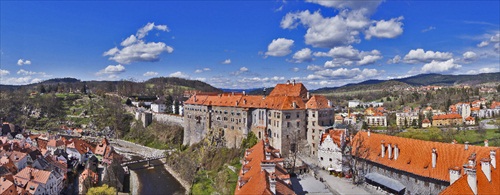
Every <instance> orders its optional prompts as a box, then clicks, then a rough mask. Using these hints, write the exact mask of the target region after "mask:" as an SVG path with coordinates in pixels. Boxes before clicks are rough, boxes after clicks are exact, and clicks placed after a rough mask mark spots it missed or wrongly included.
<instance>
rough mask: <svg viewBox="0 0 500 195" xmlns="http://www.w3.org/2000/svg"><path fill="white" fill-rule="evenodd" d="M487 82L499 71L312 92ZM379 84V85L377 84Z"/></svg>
mask: <svg viewBox="0 0 500 195" xmlns="http://www.w3.org/2000/svg"><path fill="white" fill-rule="evenodd" d="M488 82H500V72H496V73H482V74H477V75H442V74H436V73H432V74H419V75H415V76H411V77H406V78H399V79H389V80H366V81H363V82H360V83H350V84H347V85H344V86H340V87H324V88H319V89H316V90H312V91H313V92H314V93H325V92H329V91H330V92H331V91H336V90H347V89H353V90H354V89H360V90H361V89H364V88H368V87H370V88H374V87H378V88H383V87H389V86H394V85H400V86H426V85H444V86H450V85H459V84H463V85H477V84H481V83H488ZM377 85H380V86H377Z"/></svg>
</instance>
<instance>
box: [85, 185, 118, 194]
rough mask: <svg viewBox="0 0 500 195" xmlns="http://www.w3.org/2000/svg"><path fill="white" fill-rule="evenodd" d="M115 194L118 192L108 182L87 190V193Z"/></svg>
mask: <svg viewBox="0 0 500 195" xmlns="http://www.w3.org/2000/svg"><path fill="white" fill-rule="evenodd" d="M114 194H116V189H115V188H113V187H110V186H108V185H106V184H104V185H102V186H99V187H93V188H90V189H89V191H88V192H87V195H114Z"/></svg>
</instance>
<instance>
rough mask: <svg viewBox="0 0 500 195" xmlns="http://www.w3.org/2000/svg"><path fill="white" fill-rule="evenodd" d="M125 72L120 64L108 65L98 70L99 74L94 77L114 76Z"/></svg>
mask: <svg viewBox="0 0 500 195" xmlns="http://www.w3.org/2000/svg"><path fill="white" fill-rule="evenodd" d="M123 72H125V67H124V66H122V65H121V64H118V65H109V66H107V67H106V68H104V69H102V70H100V71H99V72H97V73H96V75H98V76H100V75H105V74H106V75H115V74H120V73H123Z"/></svg>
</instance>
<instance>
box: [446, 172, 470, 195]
mask: <svg viewBox="0 0 500 195" xmlns="http://www.w3.org/2000/svg"><path fill="white" fill-rule="evenodd" d="M439 194H474V193H473V192H472V190H471V189H470V187H469V184H468V183H467V176H465V177H463V176H462V177H460V178H458V179H457V180H456V181H455V182H453V183H452V184H451V185H450V186H448V187H447V188H445V189H444V190H443V191H441V192H440V193H439Z"/></svg>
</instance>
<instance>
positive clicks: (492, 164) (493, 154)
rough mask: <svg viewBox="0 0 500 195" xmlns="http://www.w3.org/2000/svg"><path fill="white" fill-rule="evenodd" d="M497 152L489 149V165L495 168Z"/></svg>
mask: <svg viewBox="0 0 500 195" xmlns="http://www.w3.org/2000/svg"><path fill="white" fill-rule="evenodd" d="M496 155H497V152H496V151H495V150H490V160H491V166H493V168H495V169H496V168H497V159H496Z"/></svg>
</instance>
